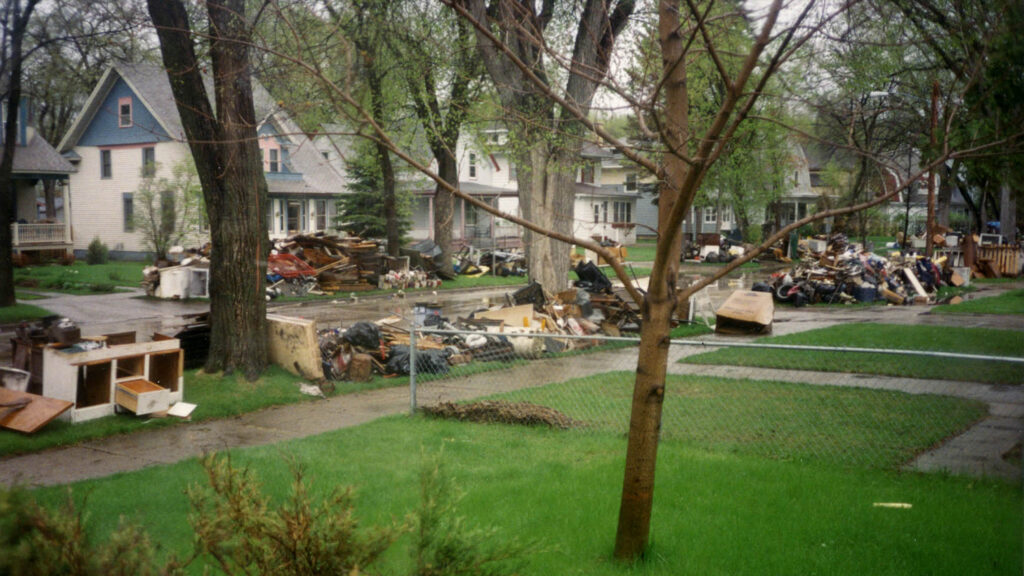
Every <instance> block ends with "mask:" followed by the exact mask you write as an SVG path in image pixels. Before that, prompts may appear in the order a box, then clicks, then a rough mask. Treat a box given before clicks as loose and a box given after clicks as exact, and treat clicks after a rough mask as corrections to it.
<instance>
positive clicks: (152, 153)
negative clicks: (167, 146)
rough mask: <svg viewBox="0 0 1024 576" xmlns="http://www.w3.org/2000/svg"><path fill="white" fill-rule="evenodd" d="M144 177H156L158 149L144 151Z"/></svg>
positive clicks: (148, 148)
mask: <svg viewBox="0 0 1024 576" xmlns="http://www.w3.org/2000/svg"><path fill="white" fill-rule="evenodd" d="M142 176H143V177H144V178H152V177H153V176H156V148H153V147H146V148H143V149H142Z"/></svg>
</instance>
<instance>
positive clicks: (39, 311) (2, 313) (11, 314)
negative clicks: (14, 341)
mask: <svg viewBox="0 0 1024 576" xmlns="http://www.w3.org/2000/svg"><path fill="white" fill-rule="evenodd" d="M19 300H20V297H19ZM50 314H52V312H50V311H49V310H47V309H46V308H40V307H39V306H33V305H31V304H15V305H14V306H6V307H4V308H0V324H16V323H18V322H21V321H23V320H38V319H40V318H43V317H46V316H49V315H50Z"/></svg>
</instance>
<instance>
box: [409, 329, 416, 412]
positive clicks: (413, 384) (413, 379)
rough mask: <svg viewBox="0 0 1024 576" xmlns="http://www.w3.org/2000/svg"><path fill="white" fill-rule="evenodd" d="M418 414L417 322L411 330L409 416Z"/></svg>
mask: <svg viewBox="0 0 1024 576" xmlns="http://www.w3.org/2000/svg"><path fill="white" fill-rule="evenodd" d="M415 414H416V321H415V320H413V322H412V325H411V326H410V328H409V415H410V416H412V415H415Z"/></svg>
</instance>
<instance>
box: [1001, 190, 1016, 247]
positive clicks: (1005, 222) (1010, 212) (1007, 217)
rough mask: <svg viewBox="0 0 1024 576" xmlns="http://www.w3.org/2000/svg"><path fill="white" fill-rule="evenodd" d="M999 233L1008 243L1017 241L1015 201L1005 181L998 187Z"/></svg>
mask: <svg viewBox="0 0 1024 576" xmlns="http://www.w3.org/2000/svg"><path fill="white" fill-rule="evenodd" d="M999 233H1000V234H1002V235H1003V237H1005V238H1006V240H1007V241H1008V242H1010V243H1013V242H1016V241H1017V199H1016V198H1014V197H1013V193H1012V192H1011V191H1010V185H1009V183H1007V182H1006V181H1005V180H1004V181H1003V183H1002V184H1001V185H1000V187H999Z"/></svg>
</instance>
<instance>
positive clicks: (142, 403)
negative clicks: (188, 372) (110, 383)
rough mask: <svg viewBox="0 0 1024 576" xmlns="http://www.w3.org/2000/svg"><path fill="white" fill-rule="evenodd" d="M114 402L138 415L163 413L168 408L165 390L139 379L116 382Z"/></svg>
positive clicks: (167, 397) (168, 403) (168, 401)
mask: <svg viewBox="0 0 1024 576" xmlns="http://www.w3.org/2000/svg"><path fill="white" fill-rule="evenodd" d="M114 401H115V402H117V404H118V405H119V406H121V407H123V408H125V409H127V410H131V411H132V412H134V413H136V414H140V415H141V414H152V413H153V412H165V411H166V410H167V409H168V408H170V398H169V394H168V392H167V389H166V388H164V387H163V386H158V385H156V384H154V383H152V382H150V381H149V380H143V379H141V378H140V379H138V380H128V381H126V382H118V383H117V391H116V392H115V393H114Z"/></svg>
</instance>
